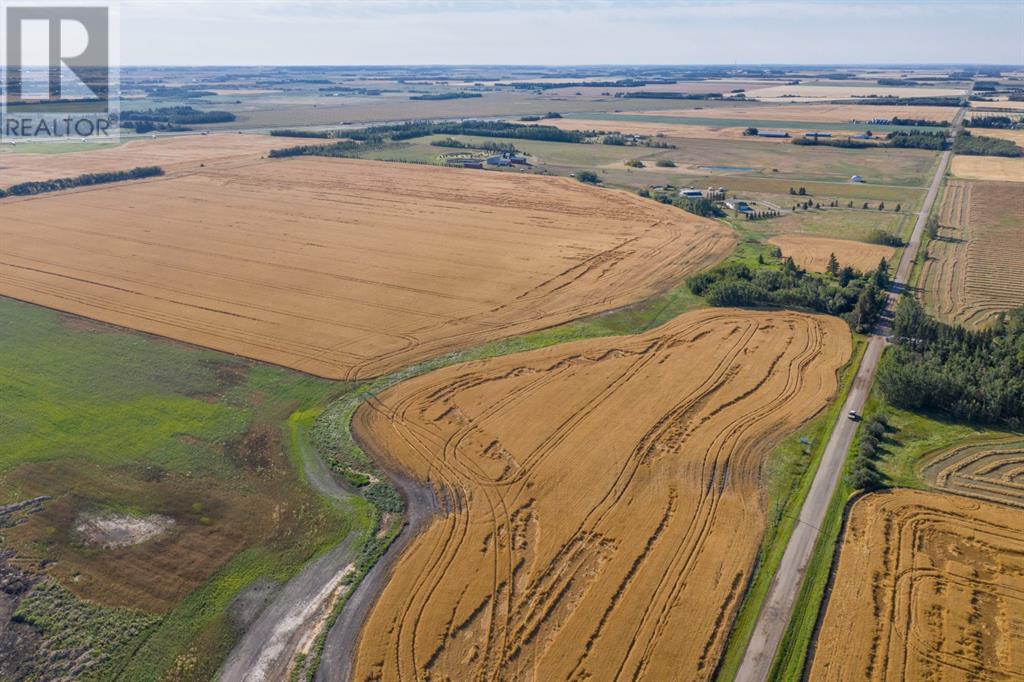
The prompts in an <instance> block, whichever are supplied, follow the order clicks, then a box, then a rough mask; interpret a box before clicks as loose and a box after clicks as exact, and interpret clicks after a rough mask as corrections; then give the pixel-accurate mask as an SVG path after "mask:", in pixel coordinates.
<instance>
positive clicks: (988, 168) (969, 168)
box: [950, 154, 1024, 182]
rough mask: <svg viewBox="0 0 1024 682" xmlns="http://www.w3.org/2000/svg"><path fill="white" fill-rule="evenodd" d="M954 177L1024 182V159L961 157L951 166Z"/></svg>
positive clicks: (954, 159)
mask: <svg viewBox="0 0 1024 682" xmlns="http://www.w3.org/2000/svg"><path fill="white" fill-rule="evenodd" d="M950 170H951V171H952V173H953V175H954V176H956V177H958V178H963V179H964V180H997V181H1003V182H1024V157H1022V158H1016V159H1013V158H1008V157H1001V156H960V155H959V154H958V155H956V156H954V157H953V163H952V164H950Z"/></svg>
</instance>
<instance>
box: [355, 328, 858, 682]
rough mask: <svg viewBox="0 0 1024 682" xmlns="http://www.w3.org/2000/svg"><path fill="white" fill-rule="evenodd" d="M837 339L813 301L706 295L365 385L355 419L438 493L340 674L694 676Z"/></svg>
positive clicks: (706, 664) (826, 391)
mask: <svg viewBox="0 0 1024 682" xmlns="http://www.w3.org/2000/svg"><path fill="white" fill-rule="evenodd" d="M849 354H850V335H849V332H848V330H847V329H846V327H845V325H844V324H843V323H842V322H841V321H840V320H838V319H837V318H834V317H823V316H811V315H806V314H800V313H790V312H770V313H768V312H753V311H738V310H722V309H709V310H702V311H698V312H694V313H688V314H685V315H682V316H680V317H678V318H676V319H675V320H673V321H671V322H669V323H666V324H665V325H663V326H661V327H659V328H657V329H655V330H653V331H651V332H648V333H645V334H642V335H637V336H631V337H620V338H610V339H595V340H590V341H582V342H576V343H571V344H566V345H561V346H557V347H552V348H547V349H542V350H538V351H531V352H527V353H521V354H517V355H512V356H506V357H501V358H495V359H491V360H487V361H481V362H474V363H468V364H465V365H458V366H453V367H450V368H447V369H444V370H440V371H438V372H434V373H431V374H429V375H425V376H423V377H419V378H416V379H412V380H410V381H407V382H405V383H402V384H400V385H398V386H397V387H395V388H394V389H391V390H389V391H387V392H386V393H384V394H382V395H380V396H379V397H377V398H375V399H373V400H372V401H371V402H369V403H366V404H364V406H362V407H361V408H360V409H359V411H358V412H357V413H356V415H355V417H354V419H353V428H354V432H355V434H356V436H357V437H358V438H359V439H360V440H361V441H362V442H364V443H367V444H368V446H369V447H370V449H371V450H372V451H373V452H375V453H378V454H379V456H381V457H382V458H384V460H385V461H386V462H387V463H388V464H389V465H390V466H394V467H401V468H402V469H405V470H407V471H409V472H410V473H411V474H412V475H413V476H415V477H416V478H417V479H419V480H420V481H423V482H426V483H429V484H431V485H432V486H433V487H434V490H435V494H436V496H437V498H438V499H439V500H441V506H442V508H443V509H444V510H445V511H444V513H443V515H442V516H440V517H436V518H435V519H434V520H433V521H432V522H431V524H430V525H429V526H428V527H427V528H426V530H425V531H424V532H423V533H422V534H421V535H420V536H418V537H417V538H416V539H414V540H413V541H412V543H411V545H410V547H409V549H408V550H407V551H406V552H405V554H403V556H402V558H401V559H400V560H399V562H398V564H397V566H396V567H395V569H394V571H393V574H392V576H391V578H390V581H389V582H388V584H387V585H386V587H385V588H384V591H383V593H382V595H381V596H380V598H379V600H378V601H377V603H376V605H375V606H374V608H373V611H372V612H371V614H370V616H369V618H368V621H367V624H366V626H365V627H364V630H363V633H362V636H361V639H360V644H359V648H358V657H357V660H356V665H355V678H356V679H360V680H364V679H428V678H429V679H481V678H487V679H522V680H528V679H536V680H553V679H588V678H593V679H613V678H616V677H621V678H624V679H638V678H643V679H651V680H663V679H687V680H695V679H708V678H710V677H711V676H712V674H713V672H714V670H715V666H716V664H717V661H718V657H719V655H720V653H721V651H722V648H723V646H724V643H725V640H726V637H727V636H728V633H729V628H730V624H731V622H732V619H733V617H734V616H735V613H736V610H737V609H738V607H739V604H740V601H741V600H742V595H743V590H744V588H745V587H746V584H747V582H748V580H749V577H750V572H751V570H752V567H753V561H754V558H755V555H756V553H757V548H758V543H759V541H760V538H761V534H762V530H763V524H764V501H763V499H762V495H763V491H762V489H761V469H762V465H763V463H764V457H765V455H766V454H767V453H768V452H769V451H770V450H771V448H772V446H773V445H774V444H775V443H776V442H778V441H779V440H780V439H781V438H782V437H784V435H785V434H787V433H789V432H791V431H792V430H793V429H795V428H796V427H797V426H798V425H799V424H801V423H802V422H804V421H805V420H807V419H808V418H810V417H811V416H813V415H814V414H815V413H816V412H818V411H819V410H821V409H822V408H823V407H825V405H826V404H827V402H828V400H829V399H830V398H831V397H832V396H833V395H834V394H835V391H836V386H837V380H836V372H837V370H838V369H839V367H840V366H841V365H842V364H843V363H844V362H845V361H846V359H847V358H848V357H849ZM524 424H528V425H529V428H523V425H524Z"/></svg>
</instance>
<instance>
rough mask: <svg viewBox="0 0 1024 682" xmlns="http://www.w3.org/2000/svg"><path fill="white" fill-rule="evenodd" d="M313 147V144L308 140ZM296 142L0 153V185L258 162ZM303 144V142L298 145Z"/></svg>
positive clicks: (231, 138)
mask: <svg viewBox="0 0 1024 682" xmlns="http://www.w3.org/2000/svg"><path fill="white" fill-rule="evenodd" d="M312 142H313V143H314V144H316V143H317V141H316V140H312ZM294 144H296V143H295V142H294V141H293V140H288V139H287V138H280V137H270V136H269V135H239V134H238V133H231V134H228V133H221V134H214V135H179V136H175V137H164V138H156V139H149V140H132V141H131V142H125V143H124V144H122V145H119V146H117V147H107V148H104V149H90V148H89V145H88V144H83V145H82V151H80V152H67V153H64V154H19V153H17V152H15V153H12V154H2V155H0V177H2V178H3V181H2V182H0V186H3V187H7V186H9V185H14V184H17V183H19V182H27V181H29V180H50V179H53V178H66V177H68V176H73V175H81V174H82V173H101V172H104V171H119V170H128V169H129V168H134V167H136V166H160V167H162V168H163V169H164V170H165V171H167V172H168V173H171V172H173V171H178V170H186V169H191V168H196V167H198V166H199V164H200V163H205V164H206V165H207V166H209V165H211V164H218V163H221V162H225V161H237V160H239V159H258V158H260V157H261V156H263V155H264V154H266V153H267V152H268V151H270V150H271V149H280V148H282V147H288V146H291V145H294ZM303 144H305V142H304V141H303Z"/></svg>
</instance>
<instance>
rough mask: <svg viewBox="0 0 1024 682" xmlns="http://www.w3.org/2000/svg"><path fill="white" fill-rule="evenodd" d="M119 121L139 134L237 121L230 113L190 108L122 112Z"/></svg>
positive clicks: (162, 108)
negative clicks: (171, 128)
mask: <svg viewBox="0 0 1024 682" xmlns="http://www.w3.org/2000/svg"><path fill="white" fill-rule="evenodd" d="M119 120H120V122H121V126H122V127H124V128H134V129H135V132H137V133H147V132H149V131H151V130H166V129H168V128H170V127H176V129H177V130H188V128H183V127H181V126H189V125H202V124H206V123H230V122H231V121H234V120H235V115H234V114H232V113H231V112H230V111H200V110H199V109H194V108H192V107H190V106H178V107H160V108H157V109H146V110H140V111H131V110H129V111H122V112H121V114H120V117H119Z"/></svg>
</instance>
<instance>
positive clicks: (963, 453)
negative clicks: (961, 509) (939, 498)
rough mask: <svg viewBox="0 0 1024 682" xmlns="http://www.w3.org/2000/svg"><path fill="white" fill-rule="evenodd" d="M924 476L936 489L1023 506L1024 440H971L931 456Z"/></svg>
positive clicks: (923, 471)
mask: <svg viewBox="0 0 1024 682" xmlns="http://www.w3.org/2000/svg"><path fill="white" fill-rule="evenodd" d="M921 476H922V478H924V480H926V481H927V482H928V483H930V484H932V485H934V486H935V487H937V488H944V489H946V490H949V491H950V492H955V493H957V494H959V495H967V496H969V497H977V498H980V499H983V500H987V501H989V502H998V503H1001V504H1008V505H1012V506H1015V507H1021V508H1024V441H1022V440H1020V439H1019V438H1007V439H1001V440H997V441H990V442H983V443H969V444H967V445H959V446H956V447H953V448H949V449H947V450H940V451H939V452H936V453H933V454H931V455H929V456H928V457H927V458H926V459H925V461H924V462H923V464H922V465H921Z"/></svg>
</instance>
